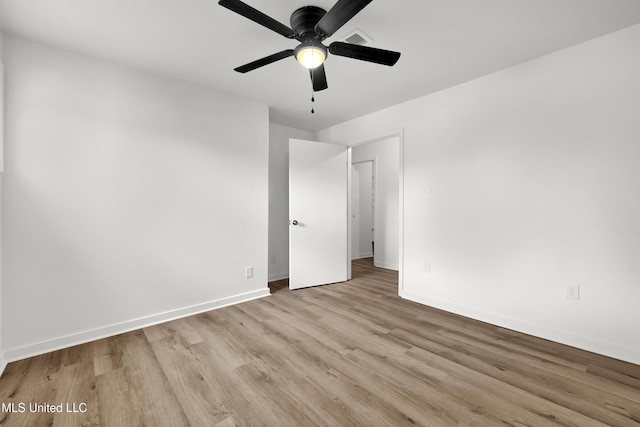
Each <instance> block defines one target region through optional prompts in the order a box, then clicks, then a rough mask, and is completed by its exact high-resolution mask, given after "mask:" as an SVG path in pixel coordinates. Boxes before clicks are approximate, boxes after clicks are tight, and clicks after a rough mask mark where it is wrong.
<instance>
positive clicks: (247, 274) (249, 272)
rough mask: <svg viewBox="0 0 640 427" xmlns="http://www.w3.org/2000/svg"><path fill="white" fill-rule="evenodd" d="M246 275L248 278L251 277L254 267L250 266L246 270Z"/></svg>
mask: <svg viewBox="0 0 640 427" xmlns="http://www.w3.org/2000/svg"><path fill="white" fill-rule="evenodd" d="M244 277H245V278H246V279H251V278H252V277H253V267H251V266H249V267H247V268H246V269H245V270H244Z"/></svg>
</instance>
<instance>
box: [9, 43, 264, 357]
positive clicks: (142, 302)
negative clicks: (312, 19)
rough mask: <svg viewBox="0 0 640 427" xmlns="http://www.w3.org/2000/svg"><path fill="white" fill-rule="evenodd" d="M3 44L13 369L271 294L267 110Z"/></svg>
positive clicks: (54, 52) (85, 60)
mask: <svg viewBox="0 0 640 427" xmlns="http://www.w3.org/2000/svg"><path fill="white" fill-rule="evenodd" d="M4 43H5V44H4V54H5V55H4V56H5V74H6V87H5V89H6V123H5V125H6V136H7V137H6V141H5V143H6V158H5V161H6V162H5V174H4V194H3V196H4V199H3V202H4V231H5V232H4V236H3V237H4V261H5V265H4V269H5V275H4V279H5V281H4V300H3V317H4V319H3V325H4V330H3V333H4V334H3V342H4V348H5V351H6V352H7V354H9V353H10V354H11V358H19V357H24V356H25V355H28V354H29V353H33V352H44V351H48V350H51V348H52V347H56V346H64V345H69V344H70V343H73V342H74V341H87V340H91V339H95V338H96V337H97V336H99V335H108V334H110V333H116V332H121V331H122V330H123V329H124V330H126V329H131V328H135V327H139V326H140V325H141V324H144V323H149V322H156V321H162V320H166V319H167V318H171V317H175V316H182V315H188V314H190V313H193V312H197V311H202V310H206V309H210V308H212V307H217V306H221V305H225V304H230V303H234V302H237V301H240V300H243V299H250V298H255V297H259V296H264V295H268V287H267V255H268V244H267V237H268V156H269V152H268V144H269V140H268V135H269V117H268V107H267V106H266V105H261V104H257V103H253V102H249V101H245V100H240V99H238V98H234V97H231V96H227V95H224V94H220V93H217V92H215V91H212V90H210V89H207V88H203V87H200V86H196V85H192V84H188V83H183V82H179V81H174V80H170V79H166V78H162V77H158V76H154V75H151V74H147V73H142V72H138V71H135V70H132V69H128V68H123V67H120V66H117V65H113V64H110V63H106V62H102V61H98V60H94V59H91V58H89V57H84V56H80V55H76V54H73V53H70V52H66V51H62V50H58V49H55V48H51V47H47V46H44V45H40V44H36V43H32V42H28V41H25V40H23V39H18V38H14V37H13V36H7V35H6V34H5V39H4ZM246 266H253V271H254V277H253V278H252V279H245V267H246Z"/></svg>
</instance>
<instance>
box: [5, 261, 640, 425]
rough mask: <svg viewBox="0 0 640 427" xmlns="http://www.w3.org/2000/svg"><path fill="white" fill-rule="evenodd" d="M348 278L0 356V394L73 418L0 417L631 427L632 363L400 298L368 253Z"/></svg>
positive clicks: (48, 420) (639, 398)
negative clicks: (58, 408)
mask: <svg viewBox="0 0 640 427" xmlns="http://www.w3.org/2000/svg"><path fill="white" fill-rule="evenodd" d="M353 273H354V279H353V280H351V281H350V282H347V283H342V284H335V285H328V286H321V287H316V288H311V289H303V290H298V291H289V290H288V289H287V288H286V287H284V286H283V285H286V282H279V283H274V284H273V285H274V286H273V287H272V292H273V295H272V296H271V297H268V298H263V299H261V300H256V301H251V302H247V303H243V304H239V305H237V306H234V307H228V308H224V309H220V310H215V311H212V312H209V313H206V314H202V315H198V316H194V317H189V318H185V319H182V320H178V321H174V322H170V323H166V324H163V325H159V326H154V327H150V328H145V329H144V330H141V331H136V332H131V333H127V334H123V335H119V336H116V337H112V338H108V339H103V340H100V341H95V342H92V343H89V344H85V345H81V346H77V347H74V348H70V349H66V350H61V351H57V352H53V353H49V354H46V355H43V356H39V357H34V358H31V359H28V360H23V361H20V362H15V363H11V364H9V366H8V367H7V369H6V371H5V373H4V375H3V376H2V378H1V379H0V402H3V403H4V404H7V403H10V402H13V403H16V404H17V403H20V402H23V403H26V404H27V405H28V403H30V402H36V403H40V404H42V403H45V402H46V403H49V404H54V405H57V404H59V403H63V404H65V405H66V403H70V404H74V403H75V404H76V405H79V404H80V403H86V409H87V412H85V413H81V412H79V413H63V414H57V413H56V414H53V413H36V414H30V413H29V412H28V407H27V411H26V412H25V413H16V412H14V413H7V412H5V413H0V425H10V426H23V425H24V426H49V425H53V426H63V425H64V426H66V425H70V426H97V425H101V426H127V427H130V426H143V425H144V426H171V427H174V426H221V427H223V426H224V427H227V426H236V425H239V426H263V425H264V426H316V425H320V426H358V425H362V426H403V425H410V426H414V425H423V426H453V425H462V426H497V425H500V426H536V427H537V426H547V425H549V426H558V425H563V426H565V425H566V426H579V427H585V426H603V425H608V426H638V425H640V366H637V365H632V364H628V363H623V362H620V361H616V360H613V359H609V358H606V357H602V356H598V355H594V354H591V353H588V352H585V351H581V350H577V349H573V348H569V347H566V346H563V345H559V344H555V343H551V342H548V341H544V340H541V339H537V338H533V337H530V336H527V335H523V334H520V333H515V332H512V331H509V330H505V329H501V328H498V327H495V326H491V325H488V324H484V323H481V322H477V321H473V320H469V319H466V318H462V317H459V316H455V315H452V314H448V313H445V312H442V311H439V310H434V309H431V308H429V307H425V306H422V305H419V304H416V303H412V302H410V301H406V300H402V299H400V298H399V297H397V295H396V294H397V274H396V273H395V272H391V271H387V270H379V269H376V268H374V267H373V266H372V265H371V260H360V261H357V262H356V263H355V265H354V268H353ZM82 408H83V409H84V407H82Z"/></svg>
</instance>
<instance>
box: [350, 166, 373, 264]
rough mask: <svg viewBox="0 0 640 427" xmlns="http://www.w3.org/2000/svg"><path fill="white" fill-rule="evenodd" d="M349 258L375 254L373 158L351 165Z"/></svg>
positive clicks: (360, 257)
mask: <svg viewBox="0 0 640 427" xmlns="http://www.w3.org/2000/svg"><path fill="white" fill-rule="evenodd" d="M351 194H352V197H351V242H352V245H351V260H352V261H353V260H355V259H362V258H373V256H374V254H375V200H376V186H375V160H366V161H363V162H357V163H353V164H352V165H351Z"/></svg>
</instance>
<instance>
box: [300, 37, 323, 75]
mask: <svg viewBox="0 0 640 427" xmlns="http://www.w3.org/2000/svg"><path fill="white" fill-rule="evenodd" d="M294 54H295V57H296V60H297V61H298V62H299V63H300V65H302V66H303V67H305V68H309V69H313V68H318V67H319V66H320V65H322V64H323V63H324V60H325V59H327V49H326V48H325V47H324V46H323V45H322V44H321V43H314V42H305V43H302V44H300V45H299V46H298V47H297V48H296V49H295V52H294Z"/></svg>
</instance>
